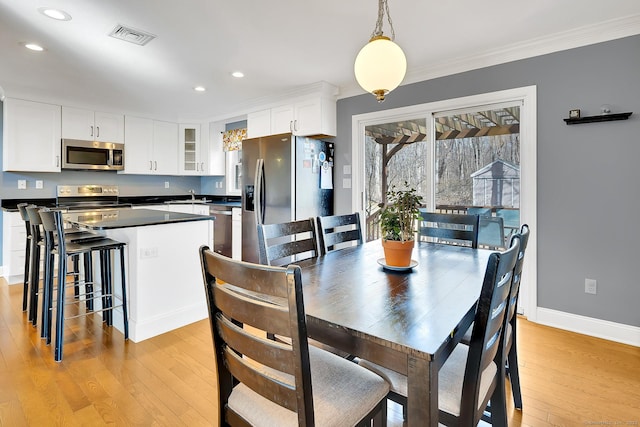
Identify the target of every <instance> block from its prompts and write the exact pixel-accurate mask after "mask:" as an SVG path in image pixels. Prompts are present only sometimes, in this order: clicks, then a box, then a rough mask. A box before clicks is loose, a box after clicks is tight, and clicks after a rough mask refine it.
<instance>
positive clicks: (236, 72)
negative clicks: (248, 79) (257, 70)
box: [231, 71, 244, 79]
mask: <svg viewBox="0 0 640 427" xmlns="http://www.w3.org/2000/svg"><path fill="white" fill-rule="evenodd" d="M231 75H232V76H233V77H235V78H237V79H241V78H243V77H244V73H243V72H242V71H234V72H233V73H231Z"/></svg>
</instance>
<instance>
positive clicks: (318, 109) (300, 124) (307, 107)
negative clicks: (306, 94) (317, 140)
mask: <svg viewBox="0 0 640 427" xmlns="http://www.w3.org/2000/svg"><path fill="white" fill-rule="evenodd" d="M288 132H291V133H292V134H294V135H298V136H315V135H328V136H335V134H336V102H335V101H332V100H329V99H326V98H312V99H308V100H305V101H300V102H296V103H294V104H290V105H283V106H281V107H277V108H272V109H271V133H272V134H273V135H276V134H279V133H288Z"/></svg>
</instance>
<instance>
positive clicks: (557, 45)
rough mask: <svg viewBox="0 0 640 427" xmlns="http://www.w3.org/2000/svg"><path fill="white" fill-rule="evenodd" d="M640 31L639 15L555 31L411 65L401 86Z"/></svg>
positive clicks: (353, 91)
mask: <svg viewBox="0 0 640 427" xmlns="http://www.w3.org/2000/svg"><path fill="white" fill-rule="evenodd" d="M637 34H640V14H639V15H631V16H627V17H624V18H618V19H611V20H609V21H604V22H600V23H597V24H594V25H587V26H583V27H578V28H575V29H573V30H568V31H563V32H560V33H554V34H550V35H547V36H543V37H538V38H535V39H530V40H527V41H525V42H521V43H513V44H510V45H507V46H505V47H502V48H499V49H489V50H486V51H484V52H480V53H478V54H476V55H472V56H465V57H460V58H455V59H452V60H449V61H443V62H441V63H438V64H436V65H431V66H423V67H418V68H414V69H412V70H410V71H408V72H407V75H406V76H405V78H404V80H403V82H402V85H403V86H404V85H407V84H411V83H416V82H421V81H425V80H431V79H435V78H438V77H444V76H449V75H452V74H458V73H463V72H465V71H471V70H476V69H479V68H485V67H490V66H493V65H498V64H504V63H507V62H512V61H517V60H521V59H526V58H532V57H535V56H540V55H546V54H549V53H554V52H560V51H563V50H568V49H574V48H577V47H582V46H587V45H591V44H596V43H602V42H606V41H610V40H615V39H620V38H624V37H629V36H634V35H637ZM362 94H363V90H362V88H360V86H358V85H357V84H355V83H354V84H351V85H348V86H343V87H340V94H339V96H338V99H341V98H348V97H351V96H356V95H362Z"/></svg>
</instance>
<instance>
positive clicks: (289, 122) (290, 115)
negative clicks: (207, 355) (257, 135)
mask: <svg viewBox="0 0 640 427" xmlns="http://www.w3.org/2000/svg"><path fill="white" fill-rule="evenodd" d="M293 120H294V108H293V104H289V105H283V106H281V107H276V108H272V109H271V132H270V135H277V134H280V133H289V132H292V131H293Z"/></svg>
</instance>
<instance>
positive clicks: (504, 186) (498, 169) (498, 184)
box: [471, 160, 520, 208]
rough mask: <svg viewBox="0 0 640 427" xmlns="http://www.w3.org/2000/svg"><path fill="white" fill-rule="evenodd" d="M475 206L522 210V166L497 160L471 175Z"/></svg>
mask: <svg viewBox="0 0 640 427" xmlns="http://www.w3.org/2000/svg"><path fill="white" fill-rule="evenodd" d="M471 178H472V179H473V205H474V206H500V207H507V208H520V166H516V165H514V164H512V163H509V162H506V161H504V160H495V161H493V162H491V163H489V164H488V165H486V166H484V167H483V168H481V169H478V170H477V171H475V172H474V173H472V174H471Z"/></svg>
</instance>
